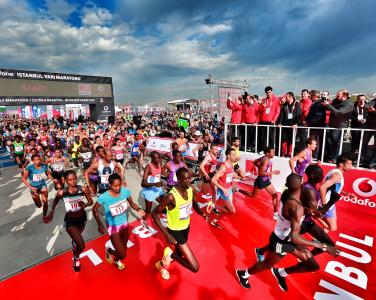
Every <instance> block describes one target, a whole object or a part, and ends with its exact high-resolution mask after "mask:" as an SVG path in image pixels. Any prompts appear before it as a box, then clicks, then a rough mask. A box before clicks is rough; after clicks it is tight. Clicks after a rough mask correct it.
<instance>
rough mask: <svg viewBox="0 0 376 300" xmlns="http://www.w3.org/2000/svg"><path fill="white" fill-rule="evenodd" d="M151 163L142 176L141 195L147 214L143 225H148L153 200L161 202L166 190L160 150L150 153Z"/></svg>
mask: <svg viewBox="0 0 376 300" xmlns="http://www.w3.org/2000/svg"><path fill="white" fill-rule="evenodd" d="M150 157H151V163H150V164H148V165H147V166H146V168H145V172H144V175H143V177H142V182H141V186H142V187H143V189H142V191H141V195H142V196H143V197H144V199H145V216H144V218H143V222H142V225H143V226H144V227H146V228H147V227H148V225H147V218H148V216H149V215H150V213H151V208H152V206H153V202H154V201H157V202H158V203H159V202H161V200H162V196H163V195H164V190H163V188H162V186H163V185H162V182H161V175H162V165H161V157H160V155H159V153H158V152H156V151H152V152H151V153H150Z"/></svg>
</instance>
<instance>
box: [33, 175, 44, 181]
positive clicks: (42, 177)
mask: <svg viewBox="0 0 376 300" xmlns="http://www.w3.org/2000/svg"><path fill="white" fill-rule="evenodd" d="M46 178H47V176H46V174H45V173H42V174H33V181H34V182H38V181H42V180H45V179H46Z"/></svg>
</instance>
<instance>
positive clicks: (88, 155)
mask: <svg viewBox="0 0 376 300" xmlns="http://www.w3.org/2000/svg"><path fill="white" fill-rule="evenodd" d="M78 153H79V160H80V161H81V165H82V171H83V174H85V171H86V170H87V169H88V168H89V167H90V165H91V162H92V161H93V157H94V148H93V146H92V145H91V143H90V141H89V140H88V139H87V138H83V139H82V141H81V146H80V147H79V148H78ZM84 179H85V178H84ZM86 183H87V181H86V182H84V184H86Z"/></svg>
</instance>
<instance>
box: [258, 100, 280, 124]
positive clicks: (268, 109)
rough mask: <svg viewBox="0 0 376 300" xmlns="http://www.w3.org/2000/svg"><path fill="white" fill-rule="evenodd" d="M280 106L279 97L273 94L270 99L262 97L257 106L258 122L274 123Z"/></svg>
mask: <svg viewBox="0 0 376 300" xmlns="http://www.w3.org/2000/svg"><path fill="white" fill-rule="evenodd" d="M280 111H281V107H280V105H279V99H278V97H277V96H275V95H273V96H272V99H268V98H266V99H263V100H262V103H261V105H260V106H259V116H260V118H259V121H260V122H267V123H270V122H273V123H276V122H277V120H278V117H279V113H280Z"/></svg>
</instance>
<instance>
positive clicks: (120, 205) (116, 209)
mask: <svg viewBox="0 0 376 300" xmlns="http://www.w3.org/2000/svg"><path fill="white" fill-rule="evenodd" d="M127 208H128V204H127V201H126V200H121V201H119V202H116V203H115V204H112V205H110V212H111V215H112V216H113V217H116V216H118V215H121V214H123V213H124V212H125V211H126V210H127Z"/></svg>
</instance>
